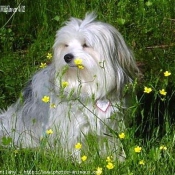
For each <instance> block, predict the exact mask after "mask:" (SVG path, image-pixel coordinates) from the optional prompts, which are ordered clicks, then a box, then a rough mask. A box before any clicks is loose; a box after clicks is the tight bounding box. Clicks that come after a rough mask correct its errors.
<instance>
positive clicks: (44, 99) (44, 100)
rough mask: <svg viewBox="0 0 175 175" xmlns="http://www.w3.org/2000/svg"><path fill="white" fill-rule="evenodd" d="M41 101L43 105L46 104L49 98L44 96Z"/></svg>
mask: <svg viewBox="0 0 175 175" xmlns="http://www.w3.org/2000/svg"><path fill="white" fill-rule="evenodd" d="M42 101H43V102H44V103H48V102H49V101H50V97H49V96H44V97H43V98H42Z"/></svg>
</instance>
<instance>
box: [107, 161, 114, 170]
mask: <svg viewBox="0 0 175 175" xmlns="http://www.w3.org/2000/svg"><path fill="white" fill-rule="evenodd" d="M106 168H107V169H109V170H111V169H113V168H114V164H113V163H112V162H108V164H107V165H106Z"/></svg>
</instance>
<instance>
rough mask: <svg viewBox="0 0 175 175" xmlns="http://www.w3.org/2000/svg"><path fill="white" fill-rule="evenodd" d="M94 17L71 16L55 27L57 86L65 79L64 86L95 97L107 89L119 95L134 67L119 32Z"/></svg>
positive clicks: (132, 73)
mask: <svg viewBox="0 0 175 175" xmlns="http://www.w3.org/2000/svg"><path fill="white" fill-rule="evenodd" d="M95 18H96V16H95V15H94V14H93V13H91V14H88V15H86V17H85V19H84V20H80V19H76V18H71V19H70V21H68V22H66V25H65V26H64V27H62V28H61V29H60V30H58V31H57V35H56V40H55V44H54V46H53V49H54V65H55V70H56V73H55V75H56V76H55V78H56V80H58V81H56V82H57V85H58V86H61V85H60V83H61V81H66V82H68V84H69V86H67V87H66V88H67V90H70V89H74V90H75V91H77V90H79V92H81V94H82V95H88V96H89V95H95V98H96V99H98V98H102V97H104V96H106V95H107V94H109V93H110V92H116V95H117V96H118V97H119V96H120V93H121V91H122V89H123V87H124V85H125V84H127V83H130V82H132V79H133V78H134V77H135V76H136V72H137V71H138V69H137V66H136V64H135V61H134V58H133V55H132V53H131V51H130V50H129V49H128V47H127V45H126V44H125V41H124V39H123V37H122V36H121V34H120V33H119V32H118V31H117V30H116V29H115V28H114V27H112V26H111V25H109V24H107V23H103V22H98V21H95ZM65 67H67V69H66V71H64V73H60V72H62V70H63V69H64V70H65ZM60 76H61V77H60ZM60 79H61V80H60Z"/></svg>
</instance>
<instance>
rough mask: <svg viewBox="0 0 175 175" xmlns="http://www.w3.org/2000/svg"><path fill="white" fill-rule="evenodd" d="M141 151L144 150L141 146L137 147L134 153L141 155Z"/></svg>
mask: <svg viewBox="0 0 175 175" xmlns="http://www.w3.org/2000/svg"><path fill="white" fill-rule="evenodd" d="M141 150H142V147H139V146H136V147H135V148H134V151H135V152H136V153H140V152H141Z"/></svg>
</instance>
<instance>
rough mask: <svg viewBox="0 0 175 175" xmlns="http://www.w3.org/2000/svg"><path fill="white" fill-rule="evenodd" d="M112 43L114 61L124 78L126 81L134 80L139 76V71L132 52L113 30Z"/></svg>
mask: <svg viewBox="0 0 175 175" xmlns="http://www.w3.org/2000/svg"><path fill="white" fill-rule="evenodd" d="M113 34H114V40H115V41H114V42H115V52H116V53H115V55H116V57H117V58H115V59H116V61H117V62H118V64H119V65H120V67H121V69H122V71H123V73H124V74H125V77H128V79H131V80H133V79H135V78H136V77H137V76H138V75H139V69H138V67H137V65H136V61H135V58H134V55H133V53H132V51H131V50H130V49H129V47H128V46H127V45H126V43H125V41H124V38H123V36H122V35H121V34H120V33H119V32H118V31H117V30H116V29H115V33H113Z"/></svg>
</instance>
